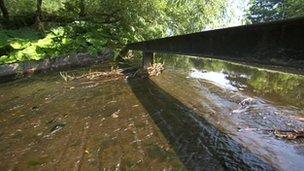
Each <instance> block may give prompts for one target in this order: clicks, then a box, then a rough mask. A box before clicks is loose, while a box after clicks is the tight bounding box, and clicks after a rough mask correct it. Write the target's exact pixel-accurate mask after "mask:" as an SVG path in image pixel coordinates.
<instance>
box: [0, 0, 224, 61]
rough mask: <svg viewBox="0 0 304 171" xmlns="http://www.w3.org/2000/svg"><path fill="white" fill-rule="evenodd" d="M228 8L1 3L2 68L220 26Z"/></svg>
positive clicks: (184, 3)
mask: <svg viewBox="0 0 304 171" xmlns="http://www.w3.org/2000/svg"><path fill="white" fill-rule="evenodd" d="M198 4H199V5H198ZM226 5H227V0H214V1H212V2H209V1H208V0H195V1H188V0H137V1H126V0H103V1H100V0H89V1H84V0H27V1H24V0H0V6H1V12H2V17H1V18H0V27H1V30H0V64H4V63H14V62H20V61H25V60H39V59H43V58H52V57H58V56H62V55H67V54H71V53H79V52H89V53H90V54H92V55H93V56H96V55H98V54H99V53H101V52H102V50H103V48H104V47H111V48H113V49H119V48H121V47H122V46H123V45H125V44H127V43H129V42H136V41H143V40H148V39H153V38H160V37H165V36H169V35H177V34H185V33H191V32H196V31H200V30H202V29H204V28H207V27H213V26H216V25H221V24H222V21H221V19H222V18H223V15H225V10H226V9H225V8H224V7H225V6H226ZM193 23H195V24H193Z"/></svg>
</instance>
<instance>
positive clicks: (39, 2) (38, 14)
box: [36, 0, 43, 30]
mask: <svg viewBox="0 0 304 171" xmlns="http://www.w3.org/2000/svg"><path fill="white" fill-rule="evenodd" d="M41 18H42V0H37V11H36V26H37V28H38V30H43V25H42V22H41Z"/></svg>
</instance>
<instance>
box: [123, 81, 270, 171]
mask: <svg viewBox="0 0 304 171" xmlns="http://www.w3.org/2000/svg"><path fill="white" fill-rule="evenodd" d="M128 84H129V85H130V87H131V89H132V91H133V92H134V94H135V95H136V97H137V98H138V100H139V101H140V103H141V104H142V105H143V107H144V108H145V109H146V111H147V112H148V114H149V115H150V117H151V118H152V119H153V121H154V122H155V124H156V125H157V126H158V127H159V129H160V130H161V132H162V134H163V135H164V136H165V138H166V139H167V141H168V142H169V144H170V145H171V147H172V148H173V150H174V151H175V153H176V154H177V155H178V157H179V159H180V160H181V161H182V162H183V164H184V165H185V167H186V168H187V169H189V170H273V169H274V168H273V167H272V166H270V165H268V164H267V163H265V162H264V161H262V160H261V159H259V158H258V157H256V156H255V155H254V154H252V153H250V152H249V151H248V150H247V149H246V148H245V147H244V146H242V145H241V144H239V143H237V142H236V141H234V140H233V139H231V138H230V137H229V136H228V135H226V134H224V133H223V132H221V131H219V130H218V129H217V128H216V127H215V126H213V125H212V124H210V123H209V122H208V121H207V120H205V119H204V118H203V117H201V116H200V115H199V114H197V113H196V112H195V111H194V110H193V109H191V108H189V107H187V106H186V105H184V104H183V103H182V102H181V101H179V100H178V99H176V98H175V97H173V96H172V95H170V94H169V93H167V92H166V91H165V90H163V89H162V88H160V87H159V86H158V85H157V84H156V83H154V82H153V81H152V80H150V79H136V78H134V79H128ZM185 91H186V90H185Z"/></svg>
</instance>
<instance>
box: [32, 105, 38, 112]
mask: <svg viewBox="0 0 304 171" xmlns="http://www.w3.org/2000/svg"><path fill="white" fill-rule="evenodd" d="M31 110H32V111H37V110H39V108H38V107H37V106H33V107H31Z"/></svg>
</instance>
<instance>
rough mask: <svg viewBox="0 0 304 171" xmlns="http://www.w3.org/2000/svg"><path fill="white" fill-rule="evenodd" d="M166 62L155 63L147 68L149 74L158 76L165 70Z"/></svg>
mask: <svg viewBox="0 0 304 171" xmlns="http://www.w3.org/2000/svg"><path fill="white" fill-rule="evenodd" d="M164 69H165V68H164V64H162V63H154V64H152V66H150V67H148V68H147V71H148V74H149V76H158V75H160V74H161V73H162V71H163V70H164Z"/></svg>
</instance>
